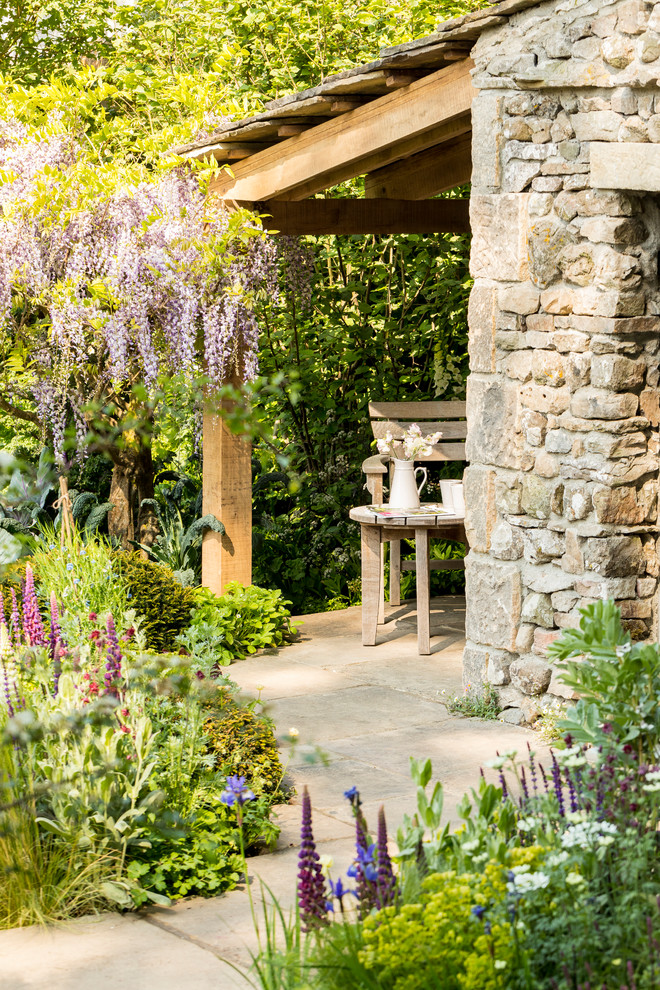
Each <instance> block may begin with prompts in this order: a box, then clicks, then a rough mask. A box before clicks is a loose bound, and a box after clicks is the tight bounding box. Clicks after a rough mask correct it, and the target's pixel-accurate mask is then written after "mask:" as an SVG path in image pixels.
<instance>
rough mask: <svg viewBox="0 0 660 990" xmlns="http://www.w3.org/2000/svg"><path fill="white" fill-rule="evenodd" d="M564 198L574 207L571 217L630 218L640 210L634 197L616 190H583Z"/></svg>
mask: <svg viewBox="0 0 660 990" xmlns="http://www.w3.org/2000/svg"><path fill="white" fill-rule="evenodd" d="M558 198H559V197H558ZM566 198H567V201H570V203H571V204H574V206H575V211H576V212H575V213H574V214H573V216H575V215H576V214H579V216H581V217H630V216H633V215H634V214H635V213H639V212H640V209H641V207H640V204H639V200H638V199H637V197H636V196H632V195H631V194H630V193H627V192H619V191H618V190H605V189H585V190H583V191H582V192H579V193H573V194H572V195H570V196H569V195H568V194H567V197H566Z"/></svg>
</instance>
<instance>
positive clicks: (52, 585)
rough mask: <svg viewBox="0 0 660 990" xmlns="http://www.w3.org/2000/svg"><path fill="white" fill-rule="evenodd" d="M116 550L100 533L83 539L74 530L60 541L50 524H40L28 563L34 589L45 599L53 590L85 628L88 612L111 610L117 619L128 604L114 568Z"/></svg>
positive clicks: (46, 599)
mask: <svg viewBox="0 0 660 990" xmlns="http://www.w3.org/2000/svg"><path fill="white" fill-rule="evenodd" d="M114 559H115V551H114V549H113V547H112V545H111V543H110V542H109V540H108V539H107V537H103V536H101V535H99V534H96V535H95V536H91V535H90V536H89V537H88V538H87V539H85V540H83V538H82V536H81V534H80V533H79V532H78V531H75V532H74V534H73V536H72V538H71V539H70V540H67V542H65V543H62V542H61V540H60V536H59V534H56V533H55V531H54V529H53V528H52V527H44V528H42V532H41V534H40V535H39V536H38V537H37V538H36V539H35V540H34V543H33V549H32V556H31V557H30V559H29V561H28V563H29V564H30V566H31V567H32V569H33V571H34V574H35V582H36V585H37V593H38V595H39V597H40V598H41V599H42V600H43V601H44V603H45V602H47V601H48V599H49V597H50V593H51V592H52V591H54V592H55V594H56V596H57V599H58V601H59V602H60V603H61V605H62V607H63V608H64V609H66V610H67V611H68V612H69V613H70V615H71V616H72V618H73V617H75V621H76V622H79V623H82V624H83V627H84V628H87V626H86V622H87V615H88V613H89V612H97V613H98V614H99V615H102V614H104V613H106V612H112V613H113V615H115V616H117V619H118V621H119V620H120V619H121V618H122V617H123V615H124V613H125V612H126V611H127V609H128V608H129V602H128V599H127V595H126V587H125V585H124V584H123V583H122V582H121V581H119V580H118V578H117V573H116V571H115V569H114Z"/></svg>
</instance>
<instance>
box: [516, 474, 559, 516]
mask: <svg viewBox="0 0 660 990" xmlns="http://www.w3.org/2000/svg"><path fill="white" fill-rule="evenodd" d="M551 506H552V485H551V484H550V483H548V482H547V481H544V480H543V479H542V478H538V477H537V476H536V475H534V474H527V475H525V477H524V478H523V482H522V507H523V511H524V512H526V513H527V515H528V516H532V517H533V518H534V519H547V518H548V517H549V515H550V512H551Z"/></svg>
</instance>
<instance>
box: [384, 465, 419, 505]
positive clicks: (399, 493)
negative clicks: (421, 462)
mask: <svg viewBox="0 0 660 990" xmlns="http://www.w3.org/2000/svg"><path fill="white" fill-rule="evenodd" d="M392 463H393V465H394V477H393V478H392V487H391V489H390V500H389V505H392V506H395V507H396V508H397V509H419V496H420V494H421V492H422V488H423V487H424V485H425V484H426V481H427V471H426V468H425V467H415V462H414V461H404V460H400V459H399V458H398V457H393V458H392ZM418 471H421V472H422V474H423V475H424V477H423V480H422V482H421V484H420V486H419V488H418V487H417V479H416V477H415V475H416V474H417V472H418Z"/></svg>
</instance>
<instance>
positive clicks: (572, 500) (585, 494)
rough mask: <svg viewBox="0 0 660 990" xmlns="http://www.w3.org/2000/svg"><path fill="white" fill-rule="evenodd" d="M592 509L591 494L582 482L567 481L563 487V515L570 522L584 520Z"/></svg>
mask: <svg viewBox="0 0 660 990" xmlns="http://www.w3.org/2000/svg"><path fill="white" fill-rule="evenodd" d="M591 509H592V502H591V492H590V490H589V488H588V486H587V485H585V484H584V482H580V481H567V482H566V484H565V485H564V515H565V516H566V518H567V519H568V520H569V521H570V522H576V521H577V520H578V519H586V517H587V516H588V515H589V513H590V512H591Z"/></svg>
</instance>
